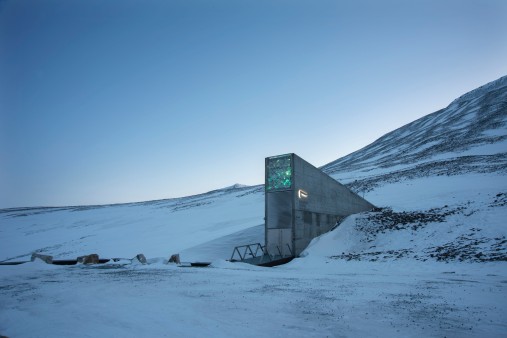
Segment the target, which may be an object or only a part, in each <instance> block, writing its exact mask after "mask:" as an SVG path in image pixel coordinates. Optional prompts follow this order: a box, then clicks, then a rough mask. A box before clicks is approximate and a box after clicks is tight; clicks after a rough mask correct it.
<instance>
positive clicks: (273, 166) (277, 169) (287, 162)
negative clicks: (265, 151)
mask: <svg viewBox="0 0 507 338" xmlns="http://www.w3.org/2000/svg"><path fill="white" fill-rule="evenodd" d="M266 173H267V175H266V190H267V191H273V190H285V189H290V188H291V187H292V157H291V155H290V154H289V155H282V156H276V157H270V158H268V163H267V164H266Z"/></svg>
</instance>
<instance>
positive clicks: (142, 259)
mask: <svg viewBox="0 0 507 338" xmlns="http://www.w3.org/2000/svg"><path fill="white" fill-rule="evenodd" d="M136 259H137V260H138V261H139V262H140V263H142V264H146V263H148V262H147V261H146V257H144V255H143V254H142V253H140V254H138V255H136Z"/></svg>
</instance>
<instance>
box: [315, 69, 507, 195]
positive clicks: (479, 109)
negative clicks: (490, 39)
mask: <svg viewBox="0 0 507 338" xmlns="http://www.w3.org/2000/svg"><path fill="white" fill-rule="evenodd" d="M506 126H507V76H504V77H502V78H500V79H498V80H496V81H493V82H491V83H488V84H486V85H484V86H482V87H480V88H478V89H475V90H473V91H471V92H469V93H467V94H465V95H463V96H461V97H460V98H458V99H456V100H454V101H453V102H452V103H451V104H450V105H449V106H448V107H447V108H445V109H442V110H439V111H437V112H435V113H433V114H429V115H427V116H424V117H422V118H420V119H418V120H416V121H414V122H412V123H409V124H407V125H405V126H403V127H401V128H399V129H396V130H394V131H392V132H390V133H388V134H386V135H384V136H382V137H381V138H379V139H378V140H377V141H375V142H373V143H372V144H370V145H368V146H366V147H364V148H363V149H361V150H358V151H356V152H354V153H352V154H350V155H347V156H345V157H342V158H340V159H338V160H336V161H334V162H331V163H329V164H327V165H325V166H323V167H322V169H323V171H324V172H326V173H328V174H330V175H331V176H333V177H334V178H336V179H338V180H339V181H341V182H344V183H352V186H353V187H355V188H356V190H360V191H368V190H371V189H372V188H373V186H374V185H375V184H376V182H378V181H379V180H380V181H385V180H390V181H392V180H393V179H395V178H396V177H398V178H400V179H401V178H402V177H405V178H412V177H414V176H435V175H459V174H462V173H467V172H484V173H488V172H490V173H493V172H496V173H499V172H501V173H506V172H507V128H506ZM355 180H358V181H362V182H355ZM354 182H355V183H354Z"/></svg>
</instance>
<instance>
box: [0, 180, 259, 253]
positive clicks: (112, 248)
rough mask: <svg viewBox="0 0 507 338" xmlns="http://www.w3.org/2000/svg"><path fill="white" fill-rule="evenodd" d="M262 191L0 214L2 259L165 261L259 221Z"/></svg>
mask: <svg viewBox="0 0 507 338" xmlns="http://www.w3.org/2000/svg"><path fill="white" fill-rule="evenodd" d="M260 192H262V187H260V186H254V187H238V186H233V187H229V188H225V189H219V190H215V191H211V192H208V193H205V194H200V195H195V196H190V197H184V198H177V199H170V200H160V201H150V202H142V203H130V204H118V205H100V206H76V207H61V208H19V209H4V210H0V235H1V236H2V238H3V239H4V240H5V242H4V244H3V245H1V246H0V260H2V261H3V260H8V259H16V260H23V259H26V258H27V257H30V253H31V252H34V251H37V252H41V253H46V254H50V255H53V256H55V258H60V259H68V258H75V257H77V256H79V255H83V254H89V253H98V254H99V255H101V256H103V257H108V258H111V257H129V258H131V257H133V256H135V255H136V254H137V253H141V252H142V253H144V254H145V255H146V256H151V257H153V256H155V257H168V255H170V254H173V253H177V252H179V251H181V250H183V249H186V248H190V247H193V246H197V245H200V244H203V243H205V242H208V241H211V240H214V239H216V238H220V237H223V236H227V235H230V234H232V233H236V232H238V231H242V230H245V229H248V228H250V227H254V226H256V225H258V224H260V223H262V222H263V217H264V207H263V206H264V204H263V201H264V199H263V195H262V193H260ZM232 249H233V247H231V248H229V249H228V250H229V251H230V253H232ZM230 253H229V255H230Z"/></svg>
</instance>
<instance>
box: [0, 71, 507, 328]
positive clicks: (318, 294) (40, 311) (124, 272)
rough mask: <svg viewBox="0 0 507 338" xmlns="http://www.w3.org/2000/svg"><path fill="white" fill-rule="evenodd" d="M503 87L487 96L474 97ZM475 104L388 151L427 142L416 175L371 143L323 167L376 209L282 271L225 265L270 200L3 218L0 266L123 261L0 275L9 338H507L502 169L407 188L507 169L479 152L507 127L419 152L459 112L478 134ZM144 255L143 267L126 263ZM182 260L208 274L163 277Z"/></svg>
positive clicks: (11, 269)
mask: <svg viewBox="0 0 507 338" xmlns="http://www.w3.org/2000/svg"><path fill="white" fill-rule="evenodd" d="M499 84H500V85H502V86H503V85H504V84H505V78H504V79H501V80H500V82H499ZM500 87H501V86H500ZM500 87H495V86H494V85H487V86H483V87H481V88H480V90H476V91H474V93H476V94H477V95H479V94H480V95H483V94H484V93H485V92H486V91H487V90H497V92H498V88H500ZM501 88H503V87H501ZM479 98H480V97H478V98H477V99H474V97H473V95H468V94H467V95H464V96H463V97H462V98H461V99H458V100H455V101H454V102H453V103H452V104H451V105H450V106H449V107H448V108H447V111H446V110H443V112H441V113H435V114H432V115H429V116H428V117H427V118H423V119H422V120H420V121H416V122H414V123H413V124H410V125H408V126H406V127H404V128H400V130H397V131H395V132H393V133H391V134H389V135H387V136H386V137H383V138H381V139H380V141H382V142H385V141H386V140H390V142H395V143H396V142H399V135H403V137H404V138H406V142H412V144H421V145H422V146H420V147H418V148H417V147H416V148H414V149H416V150H417V151H415V152H411V154H413V157H411V158H410V159H412V160H410V161H405V162H398V161H393V162H391V163H390V165H386V163H382V164H379V163H375V162H372V158H373V157H372V156H369V155H372V154H371V153H370V154H368V152H369V151H370V150H371V149H391V150H389V151H388V152H387V153H389V154H391V156H396V151H393V150H392V149H397V150H398V152H399V151H400V148H399V147H398V148H396V147H394V146H393V145H392V144H380V145H379V144H376V145H373V146H372V147H370V148H369V147H366V148H364V149H363V150H362V151H359V152H356V153H354V154H352V155H351V156H349V157H346V158H345V159H340V160H337V161H335V162H334V163H332V164H330V166H329V168H338V166H340V167H339V170H338V169H336V171H334V172H332V176H333V177H335V178H338V177H339V178H340V179H343V178H345V177H346V180H347V181H345V182H344V183H350V182H354V180H358V184H359V185H358V187H359V188H361V189H362V190H361V191H364V194H365V195H364V197H365V198H366V199H367V200H369V201H371V202H372V203H373V204H375V205H376V206H377V207H379V208H381V209H379V210H376V211H374V212H369V213H361V214H357V215H352V216H349V217H348V218H347V219H345V220H344V221H343V222H342V223H341V224H340V225H339V226H338V227H337V228H336V229H335V230H333V231H331V232H329V233H326V234H324V235H322V236H320V237H318V238H315V239H314V240H313V241H312V243H310V245H309V246H308V248H307V249H306V250H305V251H304V252H303V254H302V255H301V257H299V258H296V259H294V260H293V261H292V262H290V263H288V264H286V265H283V266H278V267H274V268H262V267H257V266H253V265H248V264H243V263H231V262H228V261H226V260H227V259H229V258H230V255H231V254H232V249H233V248H234V246H236V245H244V244H250V243H256V242H260V243H263V242H264V228H263V224H264V220H263V217H264V193H263V187H262V186H254V187H246V186H242V185H239V184H235V185H233V186H230V187H227V188H224V189H219V190H214V191H211V192H208V193H205V194H201V195H196V196H190V197H185V198H180V199H170V200H161V201H150V202H144V203H132V204H121V205H109V206H81V207H79V206H77V207H62V208H38V209H37V208H25V209H5V210H0V236H1V238H2V245H1V246H0V261H6V260H9V261H16V260H29V258H30V255H31V253H32V252H35V251H36V252H39V253H43V254H50V255H53V256H54V258H55V259H69V258H70V259H74V258H76V257H77V256H80V255H84V254H90V253H98V254H99V255H100V256H101V257H106V258H114V257H119V258H122V259H121V260H119V261H117V262H113V261H110V262H109V263H106V264H100V265H82V264H78V265H74V266H57V265H47V264H45V263H43V262H42V261H39V260H35V261H34V262H29V263H25V264H21V265H13V266H11V265H2V266H0V335H6V336H8V337H97V336H99V337H176V336H177V337H196V336H210V337H237V336H242V337H286V336H293V337H505V336H506V332H507V265H506V258H507V245H506V243H507V228H506V227H505V219H506V217H507V179H506V173H505V170H500V169H498V170H496V171H495V170H493V171H492V170H489V171H488V170H484V168H487V163H480V162H473V165H470V166H469V167H465V169H463V170H461V171H456V170H455V168H453V167H452V165H449V167H447V168H443V171H422V169H421V172H415V174H414V175H402V174H399V171H400V170H412V171H417V170H418V166H421V165H422V164H425V165H429V166H432V165H438V164H439V163H438V162H435V161H436V160H437V159H438V160H452V159H459V158H461V157H463V156H465V155H471V154H473V155H479V156H482V155H493V154H499V157H498V160H497V161H499V163H501V162H500V161H501V157H502V156H504V155H505V150H506V148H505V140H503V141H502V140H496V141H495V142H494V143H491V144H489V143H484V142H482V141H480V139H479V138H480V137H484V136H497V135H505V125H503V127H502V128H498V124H496V125H495V128H493V127H492V128H490V129H486V130H485V131H483V132H481V133H478V134H473V133H471V134H470V135H475V136H474V137H476V138H477V139H476V140H472V141H474V142H475V143H473V144H474V145H473V147H471V148H470V149H469V150H466V151H463V150H462V149H461V150H460V149H458V150H452V147H451V148H450V146H449V147H447V148H446V149H445V151H441V152H436V153H431V154H425V155H424V156H423V155H421V154H420V153H419V152H424V151H426V150H428V149H430V145H432V144H437V141H438V137H437V136H438V135H437V136H435V135H433V134H432V135H433V136H432V137H437V139H435V140H433V141H431V142H429V143H426V144H424V143H421V141H424V140H421V137H424V133H423V130H419V129H417V128H415V129H414V125H418V124H419V125H420V128H432V127H435V125H436V124H438V123H441V124H446V123H448V122H449V121H450V120H449V119H448V117H449V116H451V115H453V114H454V115H456V114H462V115H466V116H465V119H468V121H470V126H471V127H470V128H473V127H474V122H473V119H477V118H478V117H477V114H474V115H473V116H474V117H473V118H472V117H471V116H472V115H470V114H469V113H468V112H470V111H471V110H470V109H472V110H476V109H477V106H474V105H476V104H478V103H480V102H482V101H481V100H479ZM465 101H466V102H465ZM463 102H465V103H466V104H465V105H463ZM488 102H489V101H488ZM465 108H466V109H465ZM449 109H459V111H458V112H454V113H453V111H450V110H449ZM500 115H501V114H500ZM503 115H505V114H503ZM465 119H463V118H462V121H464V120H465ZM503 119H504V120H505V116H504V117H503ZM438 121H439V122H438ZM437 122H438V123H437ZM449 123H450V122H449ZM459 125H460V126H461V125H462V123H460V124H459ZM445 127H446V128H444V129H452V128H451V127H452V126H445ZM481 135H482V136H481ZM411 137H412V139H411ZM445 137H446V135H445V134H442V135H441V138H442V139H441V140H440V141H445V139H444V138H445ZM404 140H405V139H404ZM458 141H459V140H458ZM402 143H403V142H402ZM402 143H400V144H398V146H404V145H403V144H402ZM451 145H452V144H451ZM405 146H406V144H405ZM456 147H457V148H459V142H457V143H456ZM457 148H456V149H457ZM449 149H451V150H449ZM373 153H375V152H373ZM387 153H386V154H387ZM411 156H412V155H411ZM347 158H348V159H350V158H353V159H354V161H351V162H349V164H347V165H349V167H347V166H346V165H345V166H344V165H343V164H340V163H345V162H346V161H348V160H347ZM383 158H384V157H380V159H382V160H383ZM340 161H341V162H340ZM449 163H454V162H449ZM365 164H369V165H371V166H368V167H366V166H365ZM347 168H348V169H347ZM324 169H325V168H324ZM389 175H391V176H389ZM393 177H394V178H393ZM368 180H373V181H371V182H374V184H370V185H368V184H369V183H368V182H370V181H368ZM360 184H363V186H361V185H360ZM363 188H364V189H363ZM138 253H143V254H145V256H146V257H147V259H148V264H145V265H143V264H141V263H139V262H137V263H136V260H131V258H132V257H134V256H135V255H136V254H138ZM175 253H179V254H180V255H181V259H182V261H184V262H195V261H199V262H211V265H210V266H209V267H206V268H190V267H179V266H177V265H175V264H167V258H168V257H169V256H170V255H171V254H175Z"/></svg>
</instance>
